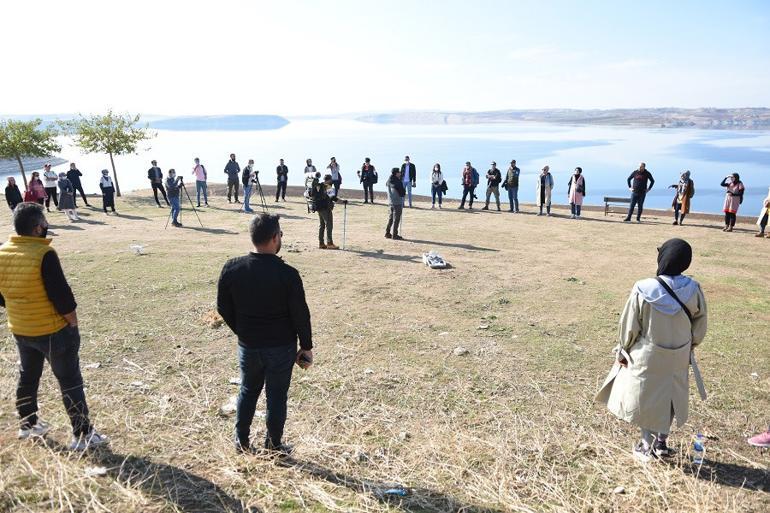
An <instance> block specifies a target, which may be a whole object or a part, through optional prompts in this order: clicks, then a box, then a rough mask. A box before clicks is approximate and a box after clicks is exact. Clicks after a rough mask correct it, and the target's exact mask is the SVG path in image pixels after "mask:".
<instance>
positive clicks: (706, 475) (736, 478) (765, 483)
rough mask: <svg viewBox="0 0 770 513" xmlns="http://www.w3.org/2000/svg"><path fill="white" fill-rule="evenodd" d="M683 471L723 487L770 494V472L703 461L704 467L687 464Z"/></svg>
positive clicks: (732, 464) (731, 464)
mask: <svg viewBox="0 0 770 513" xmlns="http://www.w3.org/2000/svg"><path fill="white" fill-rule="evenodd" d="M682 471H683V472H684V473H685V474H687V475H690V476H692V477H694V478H696V479H703V480H704V481H712V482H714V483H717V484H720V485H722V486H731V487H734V488H743V489H744V490H752V491H755V492H764V493H770V471H768V470H762V469H757V468H751V467H744V466H742V465H736V464H734V463H721V462H718V461H711V460H703V465H694V464H691V463H688V464H685V465H684V466H683V467H682Z"/></svg>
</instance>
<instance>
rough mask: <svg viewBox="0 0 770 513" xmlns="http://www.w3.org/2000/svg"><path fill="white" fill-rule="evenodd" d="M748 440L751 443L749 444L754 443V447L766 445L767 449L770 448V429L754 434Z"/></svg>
mask: <svg viewBox="0 0 770 513" xmlns="http://www.w3.org/2000/svg"><path fill="white" fill-rule="evenodd" d="M746 441H747V442H748V443H749V445H753V446H754V447H764V448H766V449H767V448H770V429H768V430H767V431H765V432H764V433H760V434H758V435H755V436H752V437H751V438H749V439H748V440H746Z"/></svg>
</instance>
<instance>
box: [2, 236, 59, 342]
mask: <svg viewBox="0 0 770 513" xmlns="http://www.w3.org/2000/svg"><path fill="white" fill-rule="evenodd" d="M50 244H51V241H50V240H49V239H43V238H40V237H26V236H17V235H14V236H11V237H9V238H8V242H6V243H5V244H3V245H2V246H0V293H1V294H2V295H3V298H5V308H6V310H7V312H8V329H10V330H11V333H13V334H14V335H24V336H27V337H39V336H42V335H50V334H51V333H56V332H57V331H59V330H60V329H62V328H63V327H64V326H66V325H67V321H66V320H64V317H62V316H61V315H60V314H59V313H58V312H57V311H56V308H54V306H53V303H51V301H50V300H49V299H48V295H47V294H46V291H45V285H44V284H43V275H42V274H41V273H40V265H41V264H42V262H43V257H44V256H45V254H46V253H48V252H49V251H53V248H52V247H51V246H50Z"/></svg>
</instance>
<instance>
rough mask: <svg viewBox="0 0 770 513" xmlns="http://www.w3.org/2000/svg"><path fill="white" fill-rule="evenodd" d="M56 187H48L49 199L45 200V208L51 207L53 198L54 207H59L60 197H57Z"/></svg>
mask: <svg viewBox="0 0 770 513" xmlns="http://www.w3.org/2000/svg"><path fill="white" fill-rule="evenodd" d="M56 192H57V191H56V187H46V188H45V193H46V194H47V195H48V197H47V198H46V199H45V208H50V207H51V199H52V198H53V204H54V206H56V207H58V206H59V197H58V196H57V195H56Z"/></svg>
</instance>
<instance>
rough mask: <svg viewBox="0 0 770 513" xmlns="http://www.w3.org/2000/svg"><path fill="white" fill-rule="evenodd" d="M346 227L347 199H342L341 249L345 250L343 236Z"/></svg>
mask: <svg viewBox="0 0 770 513" xmlns="http://www.w3.org/2000/svg"><path fill="white" fill-rule="evenodd" d="M347 227H348V201H347V200H343V203H342V251H345V237H346V235H347Z"/></svg>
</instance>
